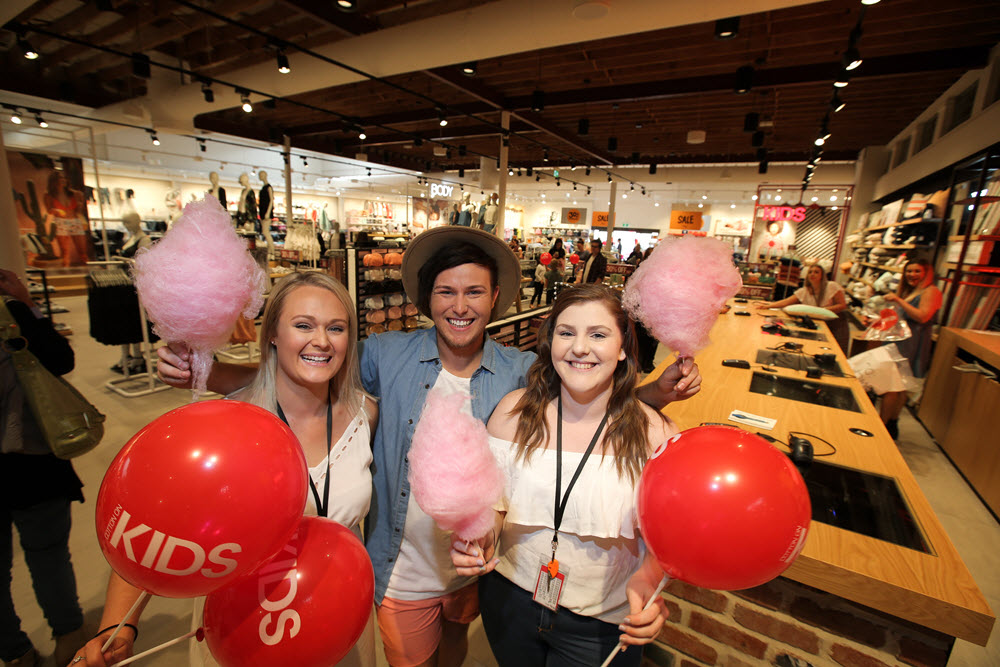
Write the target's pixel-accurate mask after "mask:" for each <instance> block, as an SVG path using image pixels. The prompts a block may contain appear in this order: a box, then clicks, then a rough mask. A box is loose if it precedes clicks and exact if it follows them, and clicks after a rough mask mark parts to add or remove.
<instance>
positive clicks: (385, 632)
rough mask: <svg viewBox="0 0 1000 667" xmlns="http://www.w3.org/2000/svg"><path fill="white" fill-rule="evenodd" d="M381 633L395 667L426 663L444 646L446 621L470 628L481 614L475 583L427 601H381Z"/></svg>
mask: <svg viewBox="0 0 1000 667" xmlns="http://www.w3.org/2000/svg"><path fill="white" fill-rule="evenodd" d="M377 614H378V630H379V634H380V635H381V636H382V646H383V647H384V648H385V658H386V660H388V661H389V664H390V665H392V667H414V666H415V665H419V664H420V663H422V662H426V661H427V660H429V659H430V658H431V656H433V655H434V652H435V651H437V648H438V644H440V643H441V634H442V631H443V628H444V622H445V621H450V622H451V623H459V624H463V625H468V624H469V623H472V621H474V620H475V619H476V616H478V615H479V588H478V584H477V583H476V582H473V583H471V584H469V585H468V586H465V587H463V588H459V589H458V590H457V591H452V592H451V593H448V594H446V595H441V596H438V597H434V598H426V599H424V600H395V599H393V598H390V597H385V598H382V604H381V605H379V606H378V607H377Z"/></svg>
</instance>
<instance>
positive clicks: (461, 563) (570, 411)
mask: <svg viewBox="0 0 1000 667" xmlns="http://www.w3.org/2000/svg"><path fill="white" fill-rule="evenodd" d="M636 365H637V359H636V338H635V331H634V329H633V324H632V322H631V320H630V319H629V318H628V316H627V315H626V314H625V312H624V310H623V309H622V306H621V301H620V299H619V297H618V296H617V294H616V293H614V292H613V291H611V290H610V289H608V288H606V287H603V286H601V285H581V286H576V287H571V288H568V289H566V290H565V291H563V292H562V293H561V294H560V295H559V298H558V299H556V302H555V305H554V306H553V308H552V312H551V314H550V315H549V317H548V318H547V319H546V321H545V323H544V324H543V325H542V329H541V331H540V332H539V346H538V359H537V360H536V361H535V362H534V363H533V364H532V366H531V368H530V369H529V371H528V376H527V386H526V387H525V388H524V389H518V390H516V391H514V392H511V393H510V394H507V396H505V397H504V398H503V400H501V401H500V404H499V405H498V406H497V408H496V410H495V411H494V412H493V416H492V417H491V418H490V421H489V424H488V430H489V432H490V436H491V438H490V445H491V447H492V449H493V452H494V454H495V455H496V457H497V460H498V461H499V463H500V467H501V468H502V469H503V470H504V473H505V478H506V481H505V485H504V493H503V496H502V498H501V500H500V502H499V503H498V506H497V510H498V511H497V525H498V528H501V527H502V530H500V531H497V532H498V533H499V544H497V545H496V549H497V553H498V554H499V556H500V557H499V558H498V559H495V560H490V559H489V556H490V555H491V552H492V550H493V548H494V544H493V543H494V542H495V541H496V540H495V539H494V537H493V536H492V535H491V536H489V537H488V538H487V540H486V541H487V542H488V543H487V544H484V545H475V544H473V545H471V546H470V545H466V544H464V543H461V542H458V543H453V545H452V562H453V563H454V564H455V566H456V569H457V571H458V572H459V573H460V574H461V573H470V574H471V573H486V572H491V571H492V570H493V569H494V568H495V569H496V571H495V572H492V573H491V574H488V575H486V576H483V577H481V578H480V607H481V613H482V616H483V626H484V628H485V629H486V635H487V637H488V639H489V642H490V646H491V647H492V649H493V653H494V656H495V657H496V659H497V662H498V663H499V664H500V666H501V667H514V666H517V667H534V666H536V665H537V666H539V667H541V666H543V665H564V664H565V665H600V664H601V662H602V661H603V660H604V658H605V657H606V656H607V655H608V654H609V653H610V652H611V651H612V650H613V649H614V647H615V646H616V644H617V643H618V642H619V640H621V641H622V642H623V643H624V644H625V645H626V646H627V647H628V648H627V650H626V651H625V652H624V653H623V654H621V655H620V656H619V657H618V658H617V659H616V661H615V663H614V664H615V665H638V664H639V663H640V661H641V659H642V649H641V648H636V646H637V645H642V644H646V643H648V642H650V641H652V640H653V638H654V637H655V636H656V634H657V633H658V632H659V630H660V628H661V627H662V625H663V620H664V618H665V617H666V613H667V612H666V609H665V606H664V604H663V601H662V600H658V601H657V603H656V604H654V605H653V606H651V607H650V608H649V609H646V610H643V605H644V604H645V602H646V600H647V599H648V598H649V597H650V595H651V594H652V593H653V591H654V590H655V589H656V586H657V584H658V583H659V581H660V578H661V577H662V571H661V569H660V567H659V565H658V564H657V562H656V560H655V559H654V558H653V556H652V555H651V554H650V553H648V552H647V550H646V548H645V545H644V544H643V542H642V537H641V535H640V534H639V529H638V523H637V519H636V510H635V504H634V501H635V486H636V484H637V483H638V480H639V475H640V473H641V471H642V467H643V465H644V464H645V462H646V460H647V459H648V458H649V456H650V454H651V452H652V451H653V450H654V448H655V447H656V446H658V445H659V444H660V443H662V442H663V441H664V440H665V439H667V438H669V437H670V436H671V435H673V434H674V433H676V432H677V428H676V427H675V426H674V424H673V422H671V421H670V420H669V419H667V418H666V417H664V416H663V415H662V414H660V413H658V412H656V411H655V410H653V409H651V408H649V407H648V406H646V405H644V404H643V403H641V402H640V401H639V400H638V399H637V397H636ZM588 443H589V445H588ZM563 459H566V462H565V463H564V462H563ZM574 471H575V472H574ZM553 489H555V498H553ZM480 547H482V548H483V549H484V550H483V551H482V552H481V551H480ZM550 556H551V558H550ZM540 558H541V560H540ZM546 561H548V562H547V563H546ZM556 610H558V613H556Z"/></svg>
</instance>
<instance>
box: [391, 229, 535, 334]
mask: <svg viewBox="0 0 1000 667" xmlns="http://www.w3.org/2000/svg"><path fill="white" fill-rule="evenodd" d="M450 243H471V244H473V245H475V246H478V247H479V248H480V249H482V251H483V252H485V253H486V254H487V255H489V256H490V257H492V258H493V259H494V260H496V263H497V282H498V283H499V285H500V294H499V295H497V301H496V303H495V304H494V305H493V312H492V313H491V314H490V320H491V321H492V320H495V319H497V318H499V317H500V316H501V315H503V314H504V313H506V312H507V309H508V308H510V305H511V304H512V303H514V299H515V298H517V294H518V290H519V289H520V287H521V262H520V261H519V260H518V259H517V256H516V255H515V254H514V251H513V250H511V249H510V246H508V245H507V244H506V243H504V241H503V240H502V239H500V238H497V237H496V236H494V235H493V234H490V233H488V232H484V231H482V230H480V229H473V228H471V227H461V226H457V225H448V226H444V227H435V228H434V229H429V230H427V231H426V232H422V233H420V234H418V235H417V236H416V237H415V238H414V239H413V240H412V241H410V243H409V244H408V245H407V246H406V252H404V253H403V266H402V271H403V289H405V290H406V294H407V296H409V297H410V301H412V302H413V303H414V304H416V306H417V307H418V308H420V312H421V313H423V314H424V315H425V316H426V317H430V316H431V314H430V313H428V312H424V309H423V308H422V307H421V306H420V304H419V303H418V300H417V295H418V291H419V290H418V289H417V288H418V285H419V280H418V279H417V272H418V271H420V267H422V266H423V265H424V263H425V262H427V260H429V259H430V258H431V255H433V254H434V253H435V252H437V251H438V250H439V249H440V248H442V247H444V246H446V245H448V244H450Z"/></svg>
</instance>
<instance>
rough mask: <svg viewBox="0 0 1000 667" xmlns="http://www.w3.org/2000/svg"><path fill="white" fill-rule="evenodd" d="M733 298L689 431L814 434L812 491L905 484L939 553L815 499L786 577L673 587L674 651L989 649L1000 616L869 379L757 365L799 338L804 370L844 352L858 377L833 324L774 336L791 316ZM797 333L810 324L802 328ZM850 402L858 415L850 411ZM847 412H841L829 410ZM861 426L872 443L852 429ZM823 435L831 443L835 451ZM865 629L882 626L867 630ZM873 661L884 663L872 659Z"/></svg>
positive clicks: (865, 654)
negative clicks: (849, 480)
mask: <svg viewBox="0 0 1000 667" xmlns="http://www.w3.org/2000/svg"><path fill="white" fill-rule="evenodd" d="M730 303H731V305H733V306H734V307H733V308H732V309H731V310H730V311H729V312H728V313H726V314H723V315H720V316H719V320H718V322H717V323H716V325H715V327H714V328H713V329H712V334H711V337H712V340H713V343H712V345H711V346H709V347H708V348H707V349H705V350H703V351H702V352H701V353H699V354H698V355H697V361H698V365H699V368H700V369H701V374H702V376H703V378H704V381H703V385H702V387H703V388H702V390H701V392H700V393H699V394H698V395H697V396H695V397H694V398H692V399H690V400H688V401H683V402H679V403H674V404H671V405H670V406H668V408H667V410H666V412H667V413H668V414H669V415H670V417H671V418H672V419H674V420H675V421H676V422H677V425H678V426H679V427H680V428H682V429H686V428H691V427H694V426H698V425H700V424H703V423H707V422H714V423H724V424H730V425H733V426H740V427H741V428H745V429H747V430H749V431H751V432H757V431H760V432H763V433H768V434H769V435H771V436H773V437H775V438H777V439H778V440H780V441H784V442H787V441H788V435H789V432H790V431H795V432H799V434H800V435H801V434H809V435H806V436H805V437H807V438H809V439H810V440H811V442H812V444H813V446H814V449H815V452H816V454H817V455H824V454H829V456H820V457H818V458H817V459H816V462H817V463H814V468H813V469H811V470H810V473H809V474H808V475H807V476H806V479H807V483H810V479H811V478H813V476H814V473H815V474H817V475H818V474H819V473H818V472H817V471H818V470H819V469H820V468H822V469H825V470H827V471H830V470H833V471H837V472H844V469H843V467H847V468H850V469H853V470H850V471H846V472H848V473H851V474H855V473H854V471H862V472H864V473H873V474H872V475H867V476H863V475H862V476H863V477H865V484H867V485H869V487H867V488H866V487H865V486H862V488H861V490H860V493H857V492H856V493H857V495H862V496H863V495H865V493H866V491H871V492H872V494H874V493H875V490H876V487H877V486H878V484H876V482H884V483H886V484H888V485H890V486H892V484H891V480H895V486H896V487H897V488H898V492H899V495H900V496H901V502H902V504H903V505H904V506H905V508H906V509H908V510H909V514H910V515H911V516H912V521H910V522H909V523H910V527H911V529H912V530H913V532H914V533H915V534H916V535H917V536H918V538H917V539H918V541H920V542H922V543H923V546H924V547H925V548H926V551H927V553H924V552H921V551H920V550H919V549H918V548H911V547H907V546H900V545H899V544H894V543H892V542H890V541H886V539H879V538H876V537H871V536H868V535H865V534H861V533H859V532H855V531H854V530H848V529H845V528H840V527H836V526H834V525H829V524H828V523H822V522H820V521H817V520H815V518H816V517H817V511H816V509H817V507H816V506H817V503H816V501H815V500H814V501H813V505H814V513H813V514H814V521H813V522H812V525H811V528H810V532H809V536H808V538H807V541H806V544H805V547H804V549H803V551H802V554H801V555H800V557H799V558H798V559H797V560H796V561H795V563H793V565H792V566H791V567H790V568H789V569H788V570H787V571H786V572H785V574H784V575H783V576H782V577H781V578H779V579H778V580H776V581H775V582H772V583H771V584H766V585H764V586H762V587H758V588H757V589H751V591H747V592H740V593H735V594H731V593H720V592H709V591H701V590H700V589H694V588H693V587H690V586H686V585H683V584H680V583H678V582H675V583H674V584H672V585H671V587H669V588H668V595H667V598H668V606H671V609H672V611H674V612H676V613H675V614H672V616H674V618H673V619H672V620H674V621H675V623H676V625H675V624H671V623H667V626H666V627H665V629H664V632H663V633H662V634H661V637H660V639H661V641H662V642H663V645H664V648H667V647H669V649H671V650H676V651H678V652H679V653H682V654H684V655H685V656H693V657H696V658H698V659H699V660H700V661H701V662H705V663H707V664H715V661H716V659H718V660H719V661H720V664H722V663H724V662H725V661H724V660H722V657H723V654H724V653H725V652H726V651H730V652H732V653H733V655H734V656H735V657H739V658H742V659H744V660H745V659H746V658H747V656H749V657H751V658H755V659H757V660H762V659H766V660H769V661H774V660H775V659H776V658H777V657H780V656H781V655H783V654H788V655H789V656H791V657H797V658H801V659H804V660H806V661H808V662H812V664H817V663H816V661H817V659H818V661H819V664H827V663H828V662H829V663H834V662H838V663H840V664H882V662H887V664H897V663H896V662H895V660H900V661H902V662H904V663H909V664H925V665H930V664H940V665H944V664H945V663H946V661H947V655H948V652H949V651H950V648H951V645H952V643H953V642H954V638H956V637H958V638H962V639H965V640H967V641H970V642H974V643H976V644H979V645H985V643H986V641H987V639H988V638H989V635H990V632H991V630H992V627H993V623H994V620H995V617H994V614H993V612H992V611H991V609H990V607H989V605H988V604H987V602H986V600H985V598H984V597H983V595H982V593H981V592H980V590H979V588H978V586H977V585H976V582H975V581H973V579H972V576H971V575H970V574H969V571H968V569H967V568H966V567H965V565H964V563H963V562H962V560H961V558H960V557H959V555H958V553H957V552H956V550H955V547H954V546H953V545H952V543H951V541H950V540H949V538H948V536H947V535H946V533H945V531H944V529H943V528H942V526H941V524H940V522H939V521H938V519H937V517H936V516H935V514H934V512H933V510H932V509H931V507H930V505H929V503H928V501H927V500H926V498H925V497H924V495H923V493H922V492H921V490H920V488H919V487H918V485H917V482H916V480H915V479H914V477H913V475H912V473H911V472H910V470H909V468H908V467H907V465H906V463H905V462H904V460H903V457H902V456H901V455H900V453H899V450H898V449H897V447H896V444H895V443H894V442H893V440H892V439H891V438H890V437H889V435H888V433H887V432H886V430H885V428H884V427H883V424H882V422H881V420H880V419H879V417H878V413H877V411H876V410H875V408H874V406H873V405H872V404H871V401H870V400H869V399H868V397H867V396H866V395H865V392H864V390H863V389H862V387H861V385H860V383H859V382H858V381H857V380H855V379H853V378H852V377H834V376H831V375H825V376H824V377H822V378H820V379H807V378H806V373H805V371H804V370H798V369H794V368H783V367H779V366H778V365H776V364H775V363H774V362H773V361H772V362H770V365H769V366H768V368H770V369H774V370H773V371H770V370H767V369H764V368H762V367H761V365H758V364H756V363H755V361H756V359H757V355H758V351H760V350H766V349H767V348H774V347H777V346H779V345H781V344H783V343H788V342H793V343H800V344H801V345H802V352H803V353H804V355H801V356H803V359H802V360H799V361H797V362H796V361H795V360H796V359H797V358H798V357H799V356H800V355H796V354H794V353H792V354H784V355H783V357H785V359H784V361H786V362H787V361H788V360H789V359H792V360H793V363H792V364H790V365H792V366H796V365H798V364H801V368H803V369H804V368H805V363H803V362H807V363H808V364H809V365H813V363H814V362H813V361H812V355H815V354H833V355H835V359H836V361H837V362H838V363H839V364H840V366H841V368H842V369H843V371H844V373H845V374H847V375H849V374H850V372H851V371H850V368H849V367H848V366H847V364H846V358H845V357H844V355H843V353H842V352H841V351H840V349H839V347H838V346H837V344H836V342H834V340H833V337H832V336H831V335H830V334H829V330H828V329H827V327H826V325H825V324H823V323H820V322H817V324H818V325H819V327H818V329H817V330H816V331H815V332H805V334H804V335H814V334H816V333H819V334H820V335H825V336H826V341H816V340H808V339H804V338H800V337H797V335H795V336H778V335H773V334H770V333H765V332H763V331H762V330H761V326H762V325H763V324H765V323H766V322H767V320H766V319H765V317H764V314H769V315H781V313H780V312H778V311H756V310H754V308H753V306H754V303H753V302H751V303H749V304H737V303H734V302H730ZM739 311H749V312H750V316H739V315H737V314H736V313H737V312H739ZM782 319H783V320H784V323H785V324H786V325H788V326H789V327H794V326H795V325H794V320H791V319H790V318H782ZM791 333H793V334H797V330H796V329H794V328H792V329H791ZM767 354H773V353H771V352H768V353H767ZM734 358H736V359H744V360H746V361H748V362H750V363H751V364H752V366H751V368H750V369H742V368H732V367H727V366H723V365H722V361H723V360H725V359H734ZM665 363H666V362H665ZM664 365H665V364H664ZM662 367H663V366H661V368H659V369H657V371H656V372H657V373H658V372H660V371H661V370H662ZM752 383H753V385H754V386H755V388H756V390H757V392H760V391H763V392H764V393H757V392H754V391H751V385H752ZM786 385H787V386H792V387H793V388H795V389H796V390H797V391H798V396H799V400H792V399H790V398H781V397H779V396H778V395H769V394H782V393H783V389H781V388H782V387H785V386H786ZM769 387H773V388H778V389H776V390H775V391H771V390H770V389H769ZM803 387H805V391H802V389H803ZM810 392H812V394H813V395H814V396H816V397H817V399H816V400H817V401H818V402H819V403H821V404H816V403H810V402H803V400H802V399H803V397H804V398H805V399H806V400H809V395H810ZM784 393H786V394H787V392H784ZM851 403H853V404H855V408H854V409H843V406H845V405H849V404H851ZM834 405H837V406H841V407H830V406H834ZM733 410H739V411H741V412H742V413H748V414H751V415H757V416H761V417H766V418H771V419H775V420H777V424H776V426H775V427H774V429H773V430H771V431H761V430H760V429H759V428H754V427H750V426H742V425H739V424H736V423H734V422H731V421H729V420H728V417H729V415H730V413H731V412H732V411H733ZM852 428H854V429H861V430H863V431H867V432H869V433H871V436H870V437H865V436H864V435H858V434H856V433H853V432H851V430H849V429H852ZM810 436H814V437H810ZM820 439H823V440H826V441H828V442H829V443H832V444H833V445H834V446H835V447H836V452H835V453H834V452H832V451H831V448H830V447H829V446H828V445H826V444H824V443H823V442H822V441H821V440H820ZM821 463H822V464H832V466H825V465H820V464H821ZM886 478H890V479H886ZM814 481H815V480H814ZM810 496H811V497H812V496H813V486H812V485H811V483H810ZM820 509H821V510H823V511H825V508H820ZM873 511H874V513H875V514H876V515H878V514H880V513H881V514H882V515H883V516H882V517H878V516H876V523H878V522H880V521H882V520H883V519H885V520H887V522H889V523H891V522H892V521H894V520H895V519H896V518H897V517H895V516H885V515H890V514H893V513H895V512H896V510H892V509H890V508H889V507H886V506H883V505H882V504H881V503H875V506H874V508H873ZM821 513H822V512H821ZM836 513H837V512H835V511H831V512H827V514H829V515H830V516H831V517H832V518H834V519H839V518H840V517H833V515H834V514H836ZM902 513H905V510H903V511H902ZM737 548H738V546H737ZM709 612H712V613H709ZM734 619H735V622H734ZM861 627H869V628H872V630H871V632H868V633H867V634H866V632H865V631H862V630H861ZM913 654H920V656H922V657H914V656H913ZM713 656H714V657H713ZM817 656H818V658H817ZM675 657H676V656H675ZM869 658H871V659H875V660H876V661H882V662H866V660H868V659H869Z"/></svg>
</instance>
